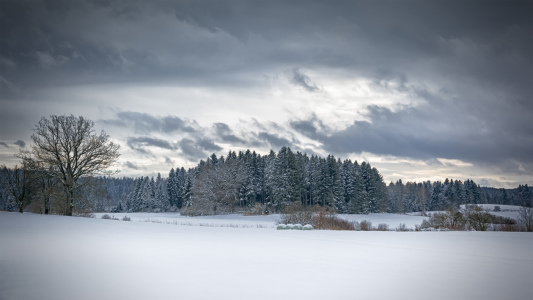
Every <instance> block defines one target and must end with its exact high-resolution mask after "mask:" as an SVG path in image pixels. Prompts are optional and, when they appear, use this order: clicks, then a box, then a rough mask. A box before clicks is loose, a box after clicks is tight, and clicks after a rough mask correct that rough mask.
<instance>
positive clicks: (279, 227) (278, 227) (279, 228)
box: [276, 224, 285, 230]
mask: <svg viewBox="0 0 533 300" xmlns="http://www.w3.org/2000/svg"><path fill="white" fill-rule="evenodd" d="M276 229H277V230H284V229H285V224H278V226H277V227H276Z"/></svg>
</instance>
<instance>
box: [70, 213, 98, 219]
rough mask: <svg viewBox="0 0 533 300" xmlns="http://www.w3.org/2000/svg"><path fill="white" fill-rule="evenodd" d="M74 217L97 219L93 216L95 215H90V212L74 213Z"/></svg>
mask: <svg viewBox="0 0 533 300" xmlns="http://www.w3.org/2000/svg"><path fill="white" fill-rule="evenodd" d="M72 215H73V216H74V217H82V218H90V219H92V218H96V216H95V215H94V214H93V213H88V212H85V213H81V212H78V213H73V214H72Z"/></svg>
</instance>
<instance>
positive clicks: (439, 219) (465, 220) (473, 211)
mask: <svg viewBox="0 0 533 300" xmlns="http://www.w3.org/2000/svg"><path fill="white" fill-rule="evenodd" d="M416 230H475V231H487V230H494V231H499V230H502V231H522V229H521V226H518V225H517V222H516V221H515V220H514V219H511V218H507V217H502V216H496V215H493V214H491V213H489V211H487V210H483V208H481V207H480V206H477V205H468V206H467V207H466V209H464V210H463V211H461V210H456V209H448V210H446V211H445V212H437V213H433V214H430V216H429V219H428V220H424V221H423V222H422V224H421V225H420V226H417V227H416Z"/></svg>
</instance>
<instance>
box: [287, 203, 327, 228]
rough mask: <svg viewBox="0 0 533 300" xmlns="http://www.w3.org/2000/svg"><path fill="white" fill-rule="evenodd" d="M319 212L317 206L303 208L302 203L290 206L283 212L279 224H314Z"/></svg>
mask: <svg viewBox="0 0 533 300" xmlns="http://www.w3.org/2000/svg"><path fill="white" fill-rule="evenodd" d="M318 211H319V208H318V207H316V206H303V205H301V204H300V203H295V204H291V205H288V206H287V207H285V208H284V209H283V211H282V212H281V216H280V219H279V221H278V222H279V223H282V224H289V223H291V224H314V216H315V214H316V213H317V212H318Z"/></svg>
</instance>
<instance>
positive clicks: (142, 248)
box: [0, 212, 533, 300]
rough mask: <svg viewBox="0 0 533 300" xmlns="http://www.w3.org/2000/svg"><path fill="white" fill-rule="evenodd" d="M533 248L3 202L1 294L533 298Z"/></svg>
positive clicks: (481, 238)
mask: <svg viewBox="0 0 533 300" xmlns="http://www.w3.org/2000/svg"><path fill="white" fill-rule="evenodd" d="M229 218H231V217H229ZM242 218H244V217H240V218H235V219H227V220H226V221H227V222H228V223H230V224H244V223H242V222H244V221H242V220H241V219H242ZM255 222H256V221H253V222H252V223H255ZM376 223H379V221H378V222H376ZM531 249H533V234H531V233H516V232H375V231H374V232H360V231H358V232H355V231H343V232H340V231H319V230H314V231H278V230H275V229H274V228H243V227H237V228H235V227H208V226H175V225H169V224H164V223H150V222H124V221H113V220H102V219H86V218H73V217H63V216H45V215H35V214H26V213H25V214H18V213H6V212H0V299H2V300H25V299H43V300H46V299H54V300H62V299H81V300H84V299H100V300H102V299H306V300H307V299H410V300H412V299H533V285H532V284H531V283H532V282H533V256H532V252H531Z"/></svg>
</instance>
